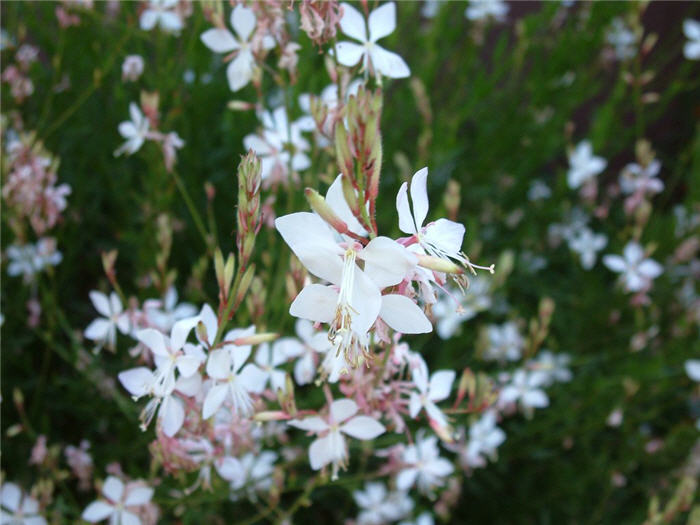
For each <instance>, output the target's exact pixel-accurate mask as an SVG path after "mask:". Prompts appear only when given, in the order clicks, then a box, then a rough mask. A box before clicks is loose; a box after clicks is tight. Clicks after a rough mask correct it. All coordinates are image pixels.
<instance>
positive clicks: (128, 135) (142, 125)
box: [114, 102, 149, 157]
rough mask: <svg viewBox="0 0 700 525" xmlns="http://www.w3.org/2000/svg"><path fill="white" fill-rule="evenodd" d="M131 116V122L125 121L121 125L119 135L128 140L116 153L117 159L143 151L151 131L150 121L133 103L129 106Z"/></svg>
mask: <svg viewBox="0 0 700 525" xmlns="http://www.w3.org/2000/svg"><path fill="white" fill-rule="evenodd" d="M129 116H130V117H131V120H125V121H124V122H122V123H120V124H119V134H120V135H121V136H122V137H124V138H125V139H126V142H125V143H124V144H122V145H121V146H120V147H119V148H118V149H117V150H116V151H115V152H114V156H115V157H118V156H119V155H121V154H122V153H126V154H127V155H133V154H134V153H136V152H137V151H138V150H139V149H141V146H143V143H144V142H145V140H146V136H147V134H148V129H149V122H148V119H147V118H146V117H145V116H144V114H143V113H141V110H140V109H139V107H138V106H137V105H136V104H135V103H133V102H132V103H131V104H129Z"/></svg>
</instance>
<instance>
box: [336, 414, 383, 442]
mask: <svg viewBox="0 0 700 525" xmlns="http://www.w3.org/2000/svg"><path fill="white" fill-rule="evenodd" d="M340 430H341V431H343V432H345V433H346V434H347V435H348V436H351V437H354V438H355V439H365V440H366V439H374V438H376V437H377V436H379V435H381V434H383V433H384V432H385V431H386V429H385V428H384V425H382V424H381V423H379V422H378V421H377V420H376V419H373V418H371V417H368V416H356V417H354V418H352V419H351V420H350V421H348V422H347V423H345V424H344V425H342V426H341V427H340Z"/></svg>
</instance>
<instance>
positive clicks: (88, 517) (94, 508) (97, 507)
mask: <svg viewBox="0 0 700 525" xmlns="http://www.w3.org/2000/svg"><path fill="white" fill-rule="evenodd" d="M113 512H114V508H113V507H112V506H111V505H109V504H108V503H105V502H104V501H93V502H92V503H90V505H88V506H87V507H86V508H85V510H84V511H83V515H82V516H81V518H82V519H84V520H85V521H88V522H90V523H97V522H98V521H102V520H103V519H105V518H107V517H108V516H110V515H111V514H112V513H113Z"/></svg>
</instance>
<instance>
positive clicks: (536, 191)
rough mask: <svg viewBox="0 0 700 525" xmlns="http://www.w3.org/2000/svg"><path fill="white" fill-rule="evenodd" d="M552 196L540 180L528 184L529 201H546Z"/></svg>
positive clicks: (550, 191)
mask: <svg viewBox="0 0 700 525" xmlns="http://www.w3.org/2000/svg"><path fill="white" fill-rule="evenodd" d="M551 196H552V190H551V189H549V186H547V184H545V182H544V181H542V180H540V179H535V180H533V181H532V182H531V183H530V188H529V189H528V190H527V198H528V200H530V201H539V200H544V199H548V198H550V197H551Z"/></svg>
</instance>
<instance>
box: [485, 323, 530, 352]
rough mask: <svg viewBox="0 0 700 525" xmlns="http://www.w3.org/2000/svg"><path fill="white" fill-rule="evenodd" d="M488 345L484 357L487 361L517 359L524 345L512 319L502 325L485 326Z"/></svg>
mask: <svg viewBox="0 0 700 525" xmlns="http://www.w3.org/2000/svg"><path fill="white" fill-rule="evenodd" d="M487 334H488V346H487V348H486V350H485V352H484V359H487V360H489V361H503V360H506V359H507V360H508V361H517V360H518V359H520V353H521V352H522V350H523V348H524V347H525V341H524V340H523V337H522V336H521V335H520V331H519V330H518V325H517V324H516V323H514V322H512V321H509V322H507V323H503V324H502V325H500V326H499V325H495V324H492V325H489V326H488V328H487Z"/></svg>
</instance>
